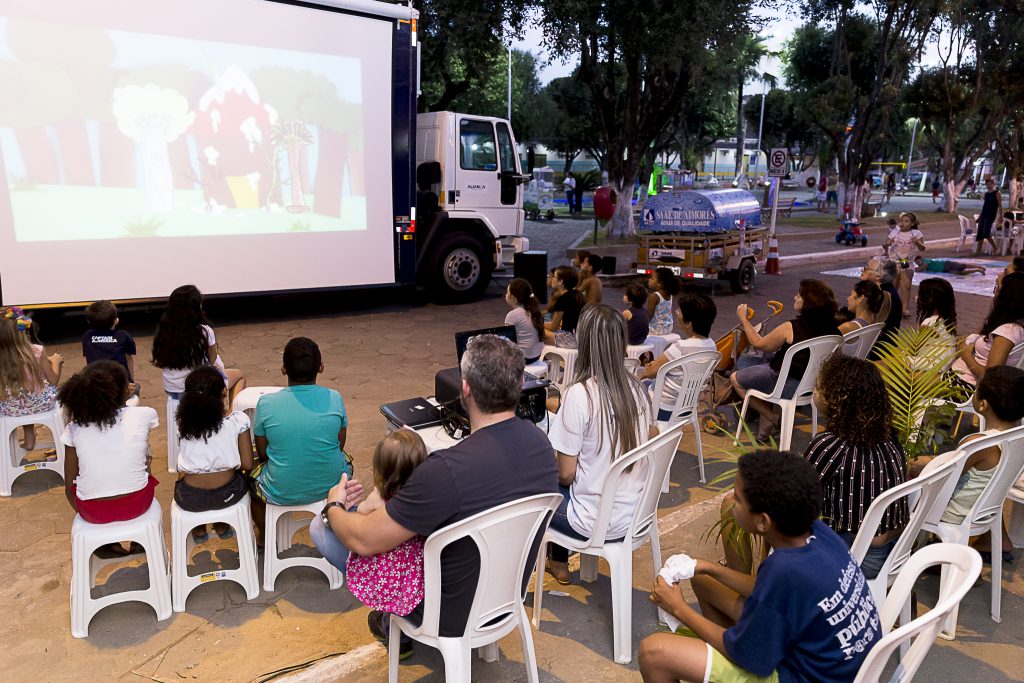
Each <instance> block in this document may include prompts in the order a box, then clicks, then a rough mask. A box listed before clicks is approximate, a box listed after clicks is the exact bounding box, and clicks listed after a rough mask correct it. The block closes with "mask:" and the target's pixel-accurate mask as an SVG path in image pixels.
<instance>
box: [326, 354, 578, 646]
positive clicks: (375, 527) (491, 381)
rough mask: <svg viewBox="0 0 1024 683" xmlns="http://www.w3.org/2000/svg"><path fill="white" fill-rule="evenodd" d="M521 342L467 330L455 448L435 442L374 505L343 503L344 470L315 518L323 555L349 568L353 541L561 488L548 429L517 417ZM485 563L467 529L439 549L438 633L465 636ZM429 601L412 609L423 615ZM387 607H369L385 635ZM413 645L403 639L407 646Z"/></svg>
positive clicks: (386, 536) (373, 548)
mask: <svg viewBox="0 0 1024 683" xmlns="http://www.w3.org/2000/svg"><path fill="white" fill-rule="evenodd" d="M523 367H524V360H523V352H522V350H521V349H520V348H519V347H518V346H517V345H516V344H513V343H512V342H510V341H508V340H507V339H504V338H502V337H498V336H496V335H490V334H485V335H479V336H476V337H473V338H471V339H470V340H469V344H467V346H466V352H465V354H464V355H463V356H462V363H461V370H462V402H463V404H464V405H465V408H466V412H467V413H468V414H469V423H470V426H471V428H472V433H471V434H470V435H469V436H468V437H466V438H465V439H463V440H462V441H459V442H458V443H456V444H454V445H453V446H452V447H450V448H446V449H444V450H441V451H435V452H434V453H432V454H431V455H429V456H427V459H426V460H425V461H423V463H422V464H420V465H419V466H417V467H416V469H415V470H413V473H412V474H411V475H410V476H409V479H408V481H406V482H405V484H404V485H403V486H402V487H401V488H400V489H398V491H397V492H396V493H395V494H394V495H393V496H392V497H391V498H389V499H388V500H387V502H386V503H385V504H384V506H383V507H380V508H378V509H376V510H374V511H373V512H370V513H369V514H358V513H356V514H351V513H346V511H345V507H346V505H347V504H351V502H352V499H353V498H358V497H359V495H360V494H361V491H362V486H361V485H360V484H359V483H358V482H355V481H347V480H342V482H341V483H340V484H338V485H337V486H335V487H334V488H333V489H331V492H330V494H329V495H328V498H327V501H328V502H327V506H326V507H325V508H324V513H323V515H321V516H320V517H316V518H314V519H313V522H312V524H311V525H310V530H309V531H310V535H311V536H312V538H313V542H314V543H315V544H316V547H317V548H318V549H319V550H320V552H321V553H323V555H324V557H326V558H327V560H328V561H329V562H330V563H331V564H333V565H334V566H335V567H337V568H338V569H340V570H341V571H345V565H346V560H347V559H348V554H349V551H350V550H351V551H352V552H355V553H358V554H360V555H364V556H366V555H375V554H378V553H383V552H386V551H388V550H391V549H393V548H395V547H396V546H398V545H400V544H402V543H404V542H405V541H407V540H409V539H410V538H412V537H413V536H415V535H417V534H418V535H420V536H429V535H430V534H432V533H433V532H435V531H437V530H438V529H440V528H442V527H445V526H448V525H449V524H453V523H455V522H458V521H459V520H463V519H466V518H467V517H471V516H473V515H475V514H477V513H479V512H483V511H485V510H489V509H490V508H493V507H496V506H498V505H502V504H504V503H508V502H510V501H513V500H518V499H520V498H526V497H529V496H533V495H537V494H540V493H557V492H558V471H557V468H556V466H555V458H554V450H553V449H552V447H551V442H550V441H548V438H547V436H545V435H544V432H542V431H541V430H539V429H537V428H536V427H535V426H534V425H533V424H532V423H530V422H528V421H526V420H522V419H520V418H518V417H516V414H515V407H516V404H517V403H518V401H519V394H520V392H521V390H522V380H523ZM479 571H480V557H479V554H478V553H477V550H476V545H475V544H474V543H473V542H472V541H470V540H469V539H464V540H463V541H459V542H457V543H455V544H453V545H451V546H449V547H448V549H447V550H446V551H445V552H444V554H443V555H442V556H441V593H442V594H443V595H444V596H445V601H444V602H443V603H442V604H441V621H440V634H441V636H447V637H455V636H461V635H462V634H463V632H464V631H465V628H466V619H467V617H468V616H469V610H470V608H471V607H472V603H473V596H474V594H475V592H476V583H477V578H478V575H479ZM422 614H423V606H422V604H421V605H420V607H418V608H416V610H414V611H413V613H412V614H410V615H409V616H408V617H407V618H409V619H412V620H414V621H415V620H417V619H420V618H422ZM387 616H388V615H386V614H384V613H382V612H378V611H373V612H370V615H369V625H370V631H371V632H372V633H373V635H374V636H375V637H376V638H377V639H378V640H380V641H381V642H386V641H387V633H388V623H387ZM411 653H412V643H411V642H403V643H402V647H401V656H402V657H405V656H408V655H409V654H411Z"/></svg>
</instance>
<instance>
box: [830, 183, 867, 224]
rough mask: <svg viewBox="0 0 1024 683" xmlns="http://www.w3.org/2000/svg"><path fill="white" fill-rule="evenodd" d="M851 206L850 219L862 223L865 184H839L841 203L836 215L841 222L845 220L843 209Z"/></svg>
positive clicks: (839, 202)
mask: <svg viewBox="0 0 1024 683" xmlns="http://www.w3.org/2000/svg"><path fill="white" fill-rule="evenodd" d="M847 204H849V205H850V219H851V220H855V221H860V213H861V209H862V208H863V207H864V183H849V182H845V181H843V182H840V183H839V201H838V209H837V212H836V215H837V216H838V218H839V219H840V220H842V219H843V218H845V212H844V211H843V207H844V206H846V205H847Z"/></svg>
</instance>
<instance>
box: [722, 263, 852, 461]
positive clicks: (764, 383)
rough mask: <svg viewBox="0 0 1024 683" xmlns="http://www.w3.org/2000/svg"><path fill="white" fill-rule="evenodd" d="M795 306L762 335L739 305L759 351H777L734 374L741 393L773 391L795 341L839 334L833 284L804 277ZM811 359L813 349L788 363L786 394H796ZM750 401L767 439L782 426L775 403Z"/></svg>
mask: <svg viewBox="0 0 1024 683" xmlns="http://www.w3.org/2000/svg"><path fill="white" fill-rule="evenodd" d="M793 308H794V309H795V310H796V311H797V317H796V318H794V319H793V320H791V321H789V322H785V323H782V324H781V325H779V326H778V327H776V328H775V329H774V330H772V331H771V332H770V333H768V334H766V335H763V336H762V335H761V334H760V333H758V331H757V330H755V329H754V326H753V325H751V324H750V321H749V320H748V319H747V306H746V304H740V306H739V307H737V309H736V316H737V317H738V318H739V319H740V324H741V325H743V332H744V334H746V335H747V341H749V342H750V345H751V346H753V347H754V348H756V349H757V350H759V351H764V352H772V351H774V352H775V355H774V356H773V357H772V359H771V360H770V361H769V362H767V363H763V364H761V365H754V366H751V367H747V368H743V369H741V370H737V371H736V372H734V373H733V374H732V378H731V379H732V386H733V388H734V389H736V393H738V394H739V395H740V396H744V395H745V394H746V392H747V389H756V390H757V391H761V392H764V393H766V394H768V393H771V391H772V390H773V389H774V388H775V383H776V382H777V381H778V379H779V371H780V370H781V368H782V361H783V359H784V358H785V356H786V351H787V350H789V347H790V346H792V345H793V344H797V343H799V342H802V341H806V340H808V339H813V338H814V337H823V336H825V335H830V334H835V335H838V334H839V328H838V327H837V326H836V310H837V306H836V297H835V294H834V293H833V292H832V288H831V287H829V286H828V285H827V284H825V283H824V282H822V281H821V280H801V281H800V289H799V290H798V291H797V294H796V296H795V297H794V298H793ZM809 360H810V351H803V352H801V353H798V354H796V355H795V356H794V357H793V362H792V363H791V364H790V366H789V377H787V378H786V387H785V389H784V391H783V393H782V397H783V398H790V397H792V396H793V392H795V391H796V387H797V385H798V384H799V383H800V379H801V378H802V377H803V374H804V370H805V369H806V368H807V362H808V361H809ZM750 405H751V406H753V408H754V409H755V410H756V411H757V412H758V414H759V415H760V416H761V423H760V428H759V429H758V433H757V438H758V440H759V441H767V440H768V438H769V436H770V435H771V434H772V433H774V432H776V431H777V430H778V427H779V421H778V417H777V416H776V414H775V407H774V406H773V405H772V404H770V403H766V402H764V401H760V400H757V399H755V400H752V401H751V402H750Z"/></svg>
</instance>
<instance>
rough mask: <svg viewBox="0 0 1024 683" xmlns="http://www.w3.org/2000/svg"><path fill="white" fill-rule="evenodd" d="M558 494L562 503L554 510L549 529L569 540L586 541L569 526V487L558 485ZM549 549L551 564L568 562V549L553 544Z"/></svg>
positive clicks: (585, 538) (584, 537)
mask: <svg viewBox="0 0 1024 683" xmlns="http://www.w3.org/2000/svg"><path fill="white" fill-rule="evenodd" d="M558 492H559V493H561V494H562V502H561V503H560V504H559V505H558V509H557V510H555V514H554V515H553V516H552V517H551V524H550V527H551V528H552V529H554V530H555V531H558V532H560V533H563V534H565V535H566V536H569V537H571V538H578V539H579V540H581V541H585V540H587V537H586V536H583V535H581V534H580V533H579V532H578V531H576V530H575V529H573V528H572V525H571V524H569V487H568V486H562V485H559V486H558ZM550 547H551V561H552V562H568V561H569V549H568V548H563V547H562V546H560V545H557V544H555V543H552V544H551V546H550Z"/></svg>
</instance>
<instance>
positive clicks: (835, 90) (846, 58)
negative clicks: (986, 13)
mask: <svg viewBox="0 0 1024 683" xmlns="http://www.w3.org/2000/svg"><path fill="white" fill-rule="evenodd" d="M943 2H944V0H899V1H897V0H873V1H872V3H871V14H870V15H867V14H861V13H859V12H858V11H855V3H853V2H851V1H850V0H804V1H803V3H802V8H803V13H804V17H805V18H806V19H807V24H805V25H804V26H802V27H800V28H799V29H798V30H797V32H796V33H795V34H794V37H793V40H792V41H791V42H790V46H789V50H788V55H787V57H788V63H787V67H786V80H787V82H788V83H789V84H790V86H791V87H792V89H793V90H794V92H795V93H796V95H797V97H798V98H799V99H800V101H801V102H803V103H804V106H805V107H806V109H807V111H808V114H809V116H810V119H811V120H812V121H813V122H814V125H815V126H816V127H818V129H819V130H821V132H822V134H823V135H824V136H825V137H826V138H827V139H828V140H829V141H830V143H831V146H832V148H833V149H834V150H835V151H836V159H837V165H838V167H839V202H838V205H839V206H843V205H844V204H850V205H851V206H852V207H853V213H854V216H855V217H856V216H859V215H860V209H861V204H862V202H863V199H864V197H863V194H862V186H863V183H864V180H865V179H866V178H867V175H868V173H869V172H870V171H871V166H872V163H873V162H874V161H875V159H876V158H877V156H878V155H879V154H880V153H881V151H882V150H883V149H884V147H885V134H886V131H887V130H888V129H889V124H890V120H891V119H892V116H893V113H894V112H895V111H896V104H897V102H898V98H899V92H900V89H901V88H902V87H903V86H904V84H905V83H906V81H907V79H908V77H909V71H910V68H911V65H912V64H913V63H915V62H916V61H917V60H918V58H919V56H920V54H921V50H922V47H923V45H924V41H925V39H926V37H927V35H928V33H929V31H930V30H931V29H932V26H933V25H934V23H935V20H936V18H937V16H938V14H939V10H940V8H941V7H942V5H943ZM826 25H827V26H829V27H830V28H825V26H826Z"/></svg>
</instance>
